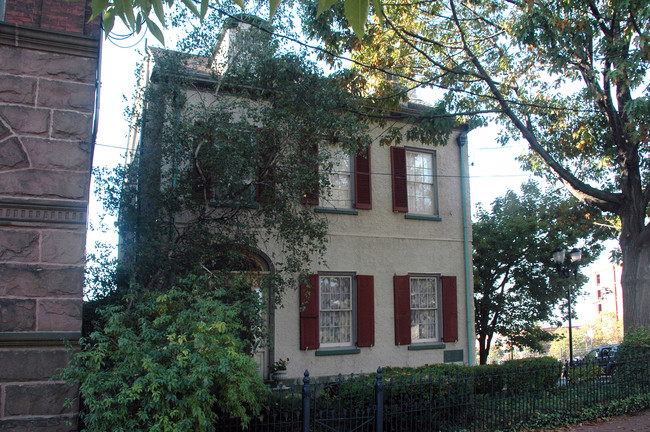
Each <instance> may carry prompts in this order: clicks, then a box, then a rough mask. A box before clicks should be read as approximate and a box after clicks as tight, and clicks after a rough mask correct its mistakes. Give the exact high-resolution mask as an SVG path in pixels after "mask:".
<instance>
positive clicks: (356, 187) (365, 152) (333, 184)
mask: <svg viewBox="0 0 650 432" xmlns="http://www.w3.org/2000/svg"><path fill="white" fill-rule="evenodd" d="M330 162H331V163H332V171H331V172H330V174H329V178H328V180H329V184H330V188H329V189H328V191H327V192H326V193H322V194H319V193H318V192H319V191H318V190H316V191H311V192H307V193H305V199H304V200H303V202H304V203H306V204H316V205H318V206H320V207H319V208H318V209H317V211H321V212H335V213H339V212H347V213H352V214H356V211H354V210H352V209H363V210H370V209H372V183H371V176H370V147H367V148H365V149H362V150H359V152H358V153H357V154H356V155H354V156H351V155H350V154H348V153H346V152H343V151H341V150H337V149H336V148H333V149H332V153H331V156H330ZM315 189H318V188H315Z"/></svg>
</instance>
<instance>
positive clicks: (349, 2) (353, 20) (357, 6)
mask: <svg viewBox="0 0 650 432" xmlns="http://www.w3.org/2000/svg"><path fill="white" fill-rule="evenodd" d="M369 6H370V5H369V3H368V0H346V1H345V16H346V17H347V19H348V21H349V22H350V25H351V26H352V29H353V30H354V33H355V34H356V35H357V37H358V38H359V39H361V38H362V37H363V33H364V32H365V27H366V21H367V20H368V8H369Z"/></svg>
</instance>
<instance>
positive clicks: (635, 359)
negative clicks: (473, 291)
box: [612, 328, 650, 385]
mask: <svg viewBox="0 0 650 432" xmlns="http://www.w3.org/2000/svg"><path fill="white" fill-rule="evenodd" d="M648 359H650V329H644V328H635V329H631V330H628V331H627V332H626V333H625V338H624V339H623V343H622V344H621V345H620V346H619V348H618V352H617V354H616V356H615V357H614V364H613V370H612V376H613V377H614V379H615V380H617V381H627V382H632V383H637V384H646V385H648V384H650V361H648Z"/></svg>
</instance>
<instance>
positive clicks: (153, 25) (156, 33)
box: [144, 16, 165, 45]
mask: <svg viewBox="0 0 650 432" xmlns="http://www.w3.org/2000/svg"><path fill="white" fill-rule="evenodd" d="M144 19H145V21H146V22H147V27H148V28H149V31H150V32H151V34H152V35H154V37H155V38H156V39H158V40H159V41H160V43H161V44H163V45H165V36H163V33H162V31H161V30H160V27H158V25H156V23H155V22H153V21H151V20H150V19H149V17H147V16H146V17H144Z"/></svg>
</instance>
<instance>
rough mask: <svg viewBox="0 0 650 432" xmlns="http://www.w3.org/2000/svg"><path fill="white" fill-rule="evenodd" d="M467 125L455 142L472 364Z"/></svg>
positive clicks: (470, 360)
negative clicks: (457, 160) (461, 211)
mask: <svg viewBox="0 0 650 432" xmlns="http://www.w3.org/2000/svg"><path fill="white" fill-rule="evenodd" d="M468 129H469V128H468V127H467V126H465V128H464V129H463V130H461V132H460V134H459V135H458V138H456V142H457V143H458V150H459V155H460V196H461V200H462V201H461V202H462V207H463V253H464V258H465V323H466V326H467V364H468V365H469V366H473V365H474V337H473V335H474V329H473V320H472V315H473V314H472V311H473V310H474V308H473V306H474V296H473V287H472V284H471V280H472V278H471V276H472V273H471V271H472V248H471V245H470V228H471V226H472V225H471V224H472V222H471V220H470V213H469V208H468V207H469V195H468V191H467V183H468V179H469V176H468V167H467V160H468V157H467V132H468Z"/></svg>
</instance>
